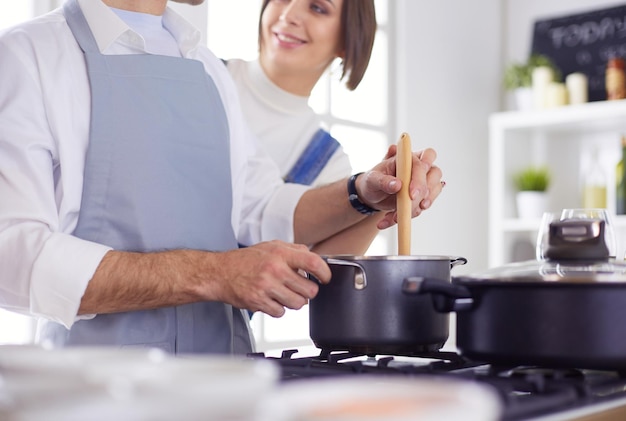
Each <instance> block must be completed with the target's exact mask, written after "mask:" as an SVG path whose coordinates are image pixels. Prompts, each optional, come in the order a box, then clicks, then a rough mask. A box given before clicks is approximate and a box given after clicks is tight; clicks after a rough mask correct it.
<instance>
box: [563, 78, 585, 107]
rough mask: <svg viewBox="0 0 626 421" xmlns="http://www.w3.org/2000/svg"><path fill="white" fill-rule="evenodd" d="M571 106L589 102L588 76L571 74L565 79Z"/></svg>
mask: <svg viewBox="0 0 626 421" xmlns="http://www.w3.org/2000/svg"><path fill="white" fill-rule="evenodd" d="M565 85H566V86H567V93H568V95H569V103H570V104H584V103H585V102H587V101H588V87H587V86H588V83H587V76H586V75H585V74H584V73H579V72H576V73H570V74H569V75H567V77H566V78H565Z"/></svg>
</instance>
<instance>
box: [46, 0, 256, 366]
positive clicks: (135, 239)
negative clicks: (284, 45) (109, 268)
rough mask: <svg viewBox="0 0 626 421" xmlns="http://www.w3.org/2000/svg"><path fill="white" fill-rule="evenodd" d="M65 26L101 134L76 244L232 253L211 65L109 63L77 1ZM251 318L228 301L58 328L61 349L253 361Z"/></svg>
mask: <svg viewBox="0 0 626 421" xmlns="http://www.w3.org/2000/svg"><path fill="white" fill-rule="evenodd" d="M64 14H65V17H66V20H67V22H68V24H69V26H70V28H71V30H72V32H73V34H74V37H75V38H76V40H77V41H78V43H79V45H80V47H81V49H82V50H83V52H84V53H85V60H86V63H87V70H88V74H89V81H90V85H91V98H92V104H91V126H90V142H89V148H88V151H87V157H86V164H85V174H84V186H83V196H82V202H81V210H80V215H79V219H78V225H77V227H76V230H75V232H74V233H73V235H75V236H77V237H79V238H83V239H86V240H90V241H94V242H97V243H100V244H105V245H108V246H111V247H113V248H114V249H115V250H124V251H134V252H154V251H162V250H171V249H181V248H182V249H198V250H207V251H224V250H230V249H234V248H237V241H236V239H235V235H234V233H233V230H232V225H231V211H232V191H231V170H230V147H229V127H228V122H227V117H226V113H225V110H224V107H223V104H222V102H221V99H220V96H219V92H218V90H217V88H216V86H215V84H214V82H213V80H212V79H211V78H210V77H209V76H208V75H207V73H206V72H205V70H204V67H203V65H202V63H200V62H199V61H196V60H188V59H183V58H178V57H167V56H157V55H103V54H101V53H100V52H99V50H98V47H97V44H96V41H95V39H94V37H93V34H92V33H91V30H90V29H89V26H88V24H87V21H86V20H85V17H84V15H83V13H82V11H81V10H80V7H79V6H78V4H77V2H76V0H70V1H68V2H67V3H66V4H65V5H64ZM248 321H249V320H248V316H247V314H246V313H245V312H242V311H241V310H238V309H235V308H233V307H231V306H230V305H227V304H224V303H220V302H202V303H194V304H188V305H181V306H177V307H167V308H159V309H155V310H145V311H133V312H125V313H114V314H100V315H97V316H96V317H95V318H93V319H91V320H81V321H78V322H76V323H75V324H74V325H73V326H72V328H71V329H70V330H67V329H66V328H65V327H63V326H62V325H60V324H57V323H53V322H48V323H47V325H46V326H45V327H44V328H43V330H42V332H41V335H40V336H41V338H42V339H44V340H45V339H47V340H50V341H52V342H53V343H54V344H56V345H115V346H139V347H158V348H161V349H163V350H165V351H167V352H170V353H194V352H206V353H239V354H241V353H246V352H251V351H252V345H251V335H250V331H249V326H248Z"/></svg>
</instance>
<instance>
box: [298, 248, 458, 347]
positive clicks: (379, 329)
mask: <svg viewBox="0 0 626 421" xmlns="http://www.w3.org/2000/svg"><path fill="white" fill-rule="evenodd" d="M325 260H326V262H327V263H328V265H329V267H330V270H331V272H332V277H331V281H330V283H328V284H326V285H320V288H319V292H318V294H317V296H316V297H315V298H314V299H312V300H311V301H310V303H309V322H310V324H309V328H310V336H311V339H312V340H313V342H314V343H315V345H316V346H317V347H318V348H321V349H323V350H345V351H350V352H355V353H364V354H370V355H373V354H394V355H414V354H418V353H424V352H427V351H436V350H438V349H440V348H441V347H442V346H443V344H444V343H445V342H446V340H447V339H448V324H449V316H448V314H446V313H439V312H437V311H436V310H435V308H434V307H433V304H432V302H431V299H430V297H429V296H422V295H414V296H409V295H406V294H403V292H402V285H403V282H404V281H405V280H406V279H409V278H411V277H416V276H419V277H422V278H424V279H428V280H431V281H433V282H441V283H443V284H450V280H451V277H450V270H451V268H452V267H454V266H456V265H460V264H465V263H467V260H466V259H464V258H462V257H450V256H348V255H340V256H327V257H325Z"/></svg>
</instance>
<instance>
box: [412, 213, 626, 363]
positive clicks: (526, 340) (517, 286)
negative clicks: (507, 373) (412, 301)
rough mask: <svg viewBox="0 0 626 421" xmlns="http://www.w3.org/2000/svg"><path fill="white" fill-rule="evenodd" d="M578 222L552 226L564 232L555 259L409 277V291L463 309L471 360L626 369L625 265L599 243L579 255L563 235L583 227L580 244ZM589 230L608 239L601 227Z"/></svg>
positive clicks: (462, 333)
mask: <svg viewBox="0 0 626 421" xmlns="http://www.w3.org/2000/svg"><path fill="white" fill-rule="evenodd" d="M596 222H597V221H592V222H589V221H587V222H584V224H585V226H586V225H587V224H595V223H596ZM573 227H574V225H571V224H570V223H563V224H562V223H560V222H559V223H557V224H555V227H551V233H553V231H554V233H555V234H556V235H557V236H558V237H559V238H555V239H554V240H553V239H551V240H550V244H551V245H553V246H554V247H553V249H552V250H551V253H550V255H551V256H553V258H552V259H551V260H544V261H527V262H520V263H512V264H508V265H505V266H503V267H500V268H495V269H491V270H488V271H486V272H483V273H480V274H476V275H471V276H459V277H453V278H452V283H446V282H439V281H436V280H432V279H421V278H410V279H407V280H405V282H404V286H403V289H404V291H405V293H407V294H408V295H414V294H417V295H418V296H428V295H430V296H431V297H432V299H433V304H434V306H435V308H436V309H437V310H438V311H441V312H444V313H446V312H450V311H456V312H457V327H456V331H457V336H456V345H457V347H458V349H459V351H460V352H461V354H462V355H464V356H467V357H469V358H472V359H475V360H478V361H485V362H491V363H496V364H502V365H538V366H549V367H564V368H572V367H574V368H587V369H600V370H622V371H623V370H626V328H625V327H623V326H624V321H626V264H625V263H624V262H617V261H615V260H614V259H609V258H608V253H607V252H606V251H604V252H603V251H602V250H606V247H604V248H602V246H604V244H600V243H599V242H592V243H594V244H598V247H595V246H594V247H593V248H592V249H590V250H589V253H588V254H587V253H581V252H580V250H577V251H576V252H572V251H571V250H570V249H571V247H572V246H573V244H574V242H573V241H569V240H568V238H567V235H561V234H563V233H567V232H570V233H574V232H577V234H576V235H577V239H576V243H578V244H582V243H585V241H586V240H584V239H583V240H581V237H580V232H582V231H580V230H576V229H574V230H572V229H571V228H573ZM589 232H595V233H596V234H594V235H598V236H600V237H598V238H604V234H603V231H602V229H601V227H595V228H594V229H592V230H590V231H589ZM588 243H589V242H588ZM561 246H563V247H561ZM562 252H563V253H562ZM571 256H575V258H571ZM424 294H427V295H424Z"/></svg>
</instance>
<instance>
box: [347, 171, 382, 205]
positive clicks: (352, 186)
mask: <svg viewBox="0 0 626 421" xmlns="http://www.w3.org/2000/svg"><path fill="white" fill-rule="evenodd" d="M361 174H363V173H362V172H360V173H358V174H354V175H353V176H352V177H350V178H349V179H348V200H349V201H350V204H351V205H352V207H353V208H354V209H356V210H357V211H359V212H360V213H362V214H363V215H371V214H373V213H374V212H378V209H374V208H371V207H369V206H367V205H366V204H365V203H363V202H361V201H360V200H359V195H358V194H357V192H356V178H357V177H358V176H360V175H361Z"/></svg>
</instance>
